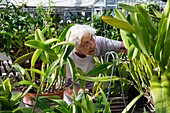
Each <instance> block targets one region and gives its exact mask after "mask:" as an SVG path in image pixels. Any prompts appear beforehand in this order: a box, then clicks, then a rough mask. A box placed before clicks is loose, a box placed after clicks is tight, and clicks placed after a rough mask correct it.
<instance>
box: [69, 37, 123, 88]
mask: <svg viewBox="0 0 170 113" xmlns="http://www.w3.org/2000/svg"><path fill="white" fill-rule="evenodd" d="M94 39H95V41H96V54H95V56H97V57H100V56H101V55H104V54H105V53H106V52H109V51H115V52H118V51H119V49H120V47H121V43H122V42H120V41H116V40H110V39H107V38H104V37H101V36H95V37H94ZM70 57H71V58H72V60H73V61H74V63H75V66H77V67H79V68H81V69H82V71H83V72H84V73H88V72H89V71H90V70H92V69H93V68H94V62H93V57H94V56H87V57H85V58H80V57H79V56H77V55H76V54H75V51H74V50H73V51H72V52H71V54H70ZM71 78H72V76H71V72H70V68H69V65H68V63H67V65H66V80H68V79H69V80H70V79H71ZM78 84H79V83H78ZM86 87H87V88H92V87H93V83H90V82H87V83H86Z"/></svg>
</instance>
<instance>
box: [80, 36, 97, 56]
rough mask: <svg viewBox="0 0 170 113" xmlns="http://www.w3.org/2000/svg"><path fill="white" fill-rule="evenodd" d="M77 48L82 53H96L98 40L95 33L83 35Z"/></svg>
mask: <svg viewBox="0 0 170 113" xmlns="http://www.w3.org/2000/svg"><path fill="white" fill-rule="evenodd" d="M77 50H78V52H79V53H80V54H82V55H94V54H95V53H96V42H95V40H94V38H93V35H91V34H89V35H85V36H83V37H82V39H81V44H80V45H79V46H78V48H77Z"/></svg>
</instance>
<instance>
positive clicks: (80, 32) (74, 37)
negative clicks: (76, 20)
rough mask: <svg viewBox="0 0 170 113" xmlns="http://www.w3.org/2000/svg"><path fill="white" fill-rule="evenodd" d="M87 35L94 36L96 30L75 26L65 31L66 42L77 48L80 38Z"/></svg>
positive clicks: (85, 26) (84, 26)
mask: <svg viewBox="0 0 170 113" xmlns="http://www.w3.org/2000/svg"><path fill="white" fill-rule="evenodd" d="M89 34H91V35H95V34H96V29H94V28H93V27H91V26H89V25H80V24H75V25H73V26H72V27H70V28H69V30H68V31H67V34H66V41H69V42H72V43H74V44H75V45H76V47H77V46H79V45H80V43H81V39H82V37H83V36H86V35H89Z"/></svg>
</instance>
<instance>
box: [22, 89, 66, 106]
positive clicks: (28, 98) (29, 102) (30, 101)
mask: <svg viewBox="0 0 170 113" xmlns="http://www.w3.org/2000/svg"><path fill="white" fill-rule="evenodd" d="M63 94H64V90H61V91H59V92H54V93H44V94H39V96H44V97H50V96H54V95H58V96H59V97H60V98H59V99H63ZM36 95H37V94H35V93H27V94H26V95H25V96H24V97H23V100H22V101H23V103H24V104H25V105H29V106H32V105H34V101H33V99H32V98H36Z"/></svg>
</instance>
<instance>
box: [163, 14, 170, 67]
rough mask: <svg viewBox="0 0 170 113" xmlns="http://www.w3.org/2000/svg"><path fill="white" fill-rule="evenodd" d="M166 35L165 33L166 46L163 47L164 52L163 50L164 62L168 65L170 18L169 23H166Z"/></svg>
mask: <svg viewBox="0 0 170 113" xmlns="http://www.w3.org/2000/svg"><path fill="white" fill-rule="evenodd" d="M169 18H170V15H169ZM166 25H167V26H166V35H165V42H164V47H163V52H162V59H161V61H162V63H163V64H164V65H166V64H167V63H168V60H169V56H170V51H169V48H170V19H168V21H167V24H166Z"/></svg>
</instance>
